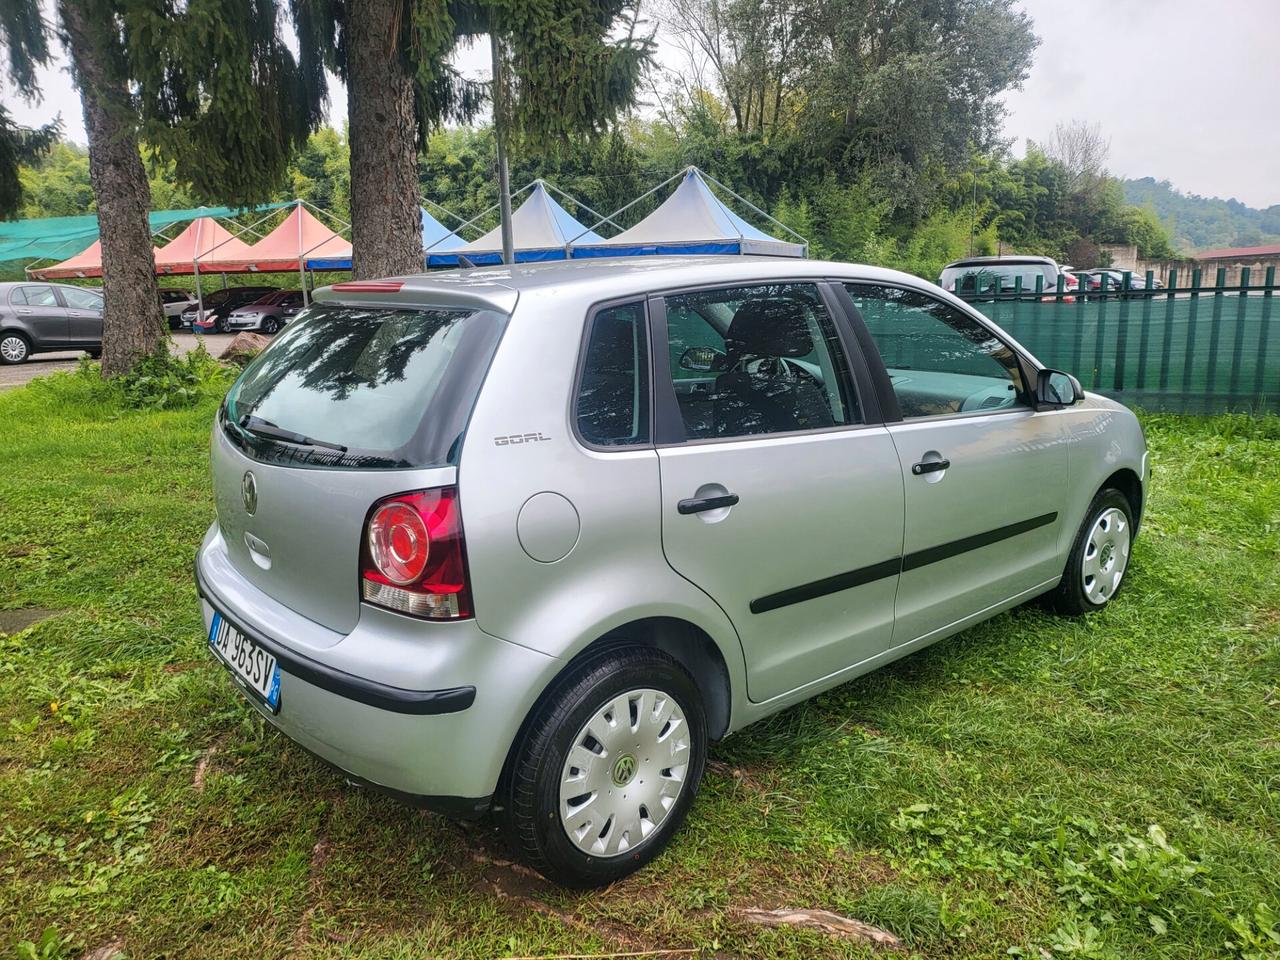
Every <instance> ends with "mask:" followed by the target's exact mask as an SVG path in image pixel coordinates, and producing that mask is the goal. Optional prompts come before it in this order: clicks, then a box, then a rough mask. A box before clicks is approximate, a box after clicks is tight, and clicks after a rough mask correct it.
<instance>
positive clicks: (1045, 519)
mask: <svg viewBox="0 0 1280 960" xmlns="http://www.w3.org/2000/svg"><path fill="white" fill-rule="evenodd" d="M1057 519H1058V514H1057V513H1046V514H1043V515H1042V516H1039V517H1032V518H1031V519H1030V520H1020V521H1018V522H1017V523H1010V524H1007V525H1006V526H1003V527H996V528H995V529H994V530H988V531H987V532H986V533H978V534H974V535H973V536H971V537H963V538H961V539H960V540H952V541H951V542H950V543H941V544H939V545H938V546H936V547H928V548H926V549H924V550H917V551H915V552H914V553H908V554H907V555H906V556H902V557H895V558H894V559H892V560H884V561H882V562H881V563H873V564H871V565H870V566H868V567H859V568H858V569H857V570H850V571H849V572H848V573H837V574H836V575H835V576H833V577H825V578H823V579H822V580H814V581H812V582H810V583H804V584H801V585H800V586H798V587H791V588H789V589H787V590H779V591H778V592H777V593H771V594H769V595H768V596H766V597H760V598H759V599H758V600H752V601H751V603H750V604H749V605H748V606H749V609H750V610H751V612H752V613H768V612H769V611H770V610H777V609H779V608H781V607H789V606H791V605H792V604H793V603H804V602H805V601H806V600H816V599H817V598H818V597H825V596H826V595H827V594H830V593H839V592H840V591H841V590H850V589H852V588H853V587H861V586H864V585H865V584H868V583H874V582H875V581H876V580H883V579H885V578H886V577H896V576H898V574H900V573H906V572H907V571H908V570H918V569H919V568H921V567H925V566H928V565H929V564H931V563H937V562H939V561H940V560H947V559H950V558H951V557H956V556H959V555H960V554H962V553H968V552H969V551H970V550H977V549H979V548H980V547H986V546H990V545H991V544H993V543H999V542H1000V541H1001V540H1008V539H1009V538H1010V537H1016V536H1018V535H1019V534H1022V533H1028V532H1029V531H1031V530H1035V529H1038V528H1039V527H1044V526H1048V525H1049V524H1051V523H1053V521H1055V520H1057Z"/></svg>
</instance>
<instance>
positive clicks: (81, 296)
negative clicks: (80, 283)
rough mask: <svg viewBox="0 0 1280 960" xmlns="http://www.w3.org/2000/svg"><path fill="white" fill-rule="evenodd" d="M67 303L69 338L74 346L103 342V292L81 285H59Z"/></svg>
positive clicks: (96, 344) (93, 344) (59, 290)
mask: <svg viewBox="0 0 1280 960" xmlns="http://www.w3.org/2000/svg"><path fill="white" fill-rule="evenodd" d="M58 293H59V294H60V295H61V296H62V299H63V302H64V303H66V305H67V340H68V342H69V343H70V344H71V345H72V346H98V345H99V344H101V343H102V294H100V293H97V292H95V291H93V290H84V289H81V288H80V287H58Z"/></svg>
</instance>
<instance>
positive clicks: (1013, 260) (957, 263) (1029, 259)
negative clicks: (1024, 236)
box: [942, 254, 1057, 270]
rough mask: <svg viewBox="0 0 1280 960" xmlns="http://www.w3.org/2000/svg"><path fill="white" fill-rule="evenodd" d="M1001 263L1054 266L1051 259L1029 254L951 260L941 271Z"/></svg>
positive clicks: (1054, 263)
mask: <svg viewBox="0 0 1280 960" xmlns="http://www.w3.org/2000/svg"><path fill="white" fill-rule="evenodd" d="M1002 263H1008V264H1019V263H1023V264H1026V263H1043V264H1047V265H1049V266H1056V265H1057V264H1056V262H1055V261H1054V259H1053V257H1038V256H1034V255H1031V254H1027V255H1025V256H1024V255H1010V256H1006V257H965V258H964V259H963V260H952V261H951V262H950V263H948V264H947V265H946V266H945V267H943V268H942V269H943V270H947V269H950V268H951V267H978V266H994V265H998V264H1002Z"/></svg>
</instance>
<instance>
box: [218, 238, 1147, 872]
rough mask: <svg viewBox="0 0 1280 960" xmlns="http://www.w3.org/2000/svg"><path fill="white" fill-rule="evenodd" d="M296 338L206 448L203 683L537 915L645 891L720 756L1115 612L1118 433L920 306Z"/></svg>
mask: <svg viewBox="0 0 1280 960" xmlns="http://www.w3.org/2000/svg"><path fill="white" fill-rule="evenodd" d="M316 301H317V302H316V304H315V305H314V306H313V307H312V308H311V309H309V310H308V311H306V312H305V313H304V314H302V315H301V318H300V319H299V320H297V321H295V322H294V323H291V324H290V325H289V327H288V328H287V329H286V331H285V332H284V333H283V334H281V335H280V336H279V337H278V338H277V339H276V341H275V342H274V343H273V344H272V345H271V346H270V347H269V348H268V349H267V350H265V351H264V352H263V353H262V354H261V356H259V357H258V358H257V360H255V361H254V362H253V363H252V364H251V365H250V366H249V367H248V368H247V369H246V370H245V371H244V374H243V375H242V376H241V377H240V379H239V380H238V381H237V383H236V384H235V386H234V387H233V388H232V389H231V391H230V393H229V394H228V396H227V398H226V401H225V403H224V404H223V406H222V409H221V410H220V411H219V413H218V417H217V422H216V424H215V427H214V430H213V438H212V460H213V480H214V487H215V492H216V499H217V521H216V522H215V523H214V524H213V525H212V526H211V527H210V528H209V531H208V534H207V535H206V536H205V539H204V543H203V545H202V546H201V548H200V551H199V555H198V557H197V562H196V579H197V582H198V585H199V591H200V596H201V598H202V607H203V610H204V619H205V624H206V626H207V629H208V638H209V644H210V647H211V650H212V653H213V655H214V656H216V657H217V658H218V659H219V660H220V661H221V662H222V663H223V664H224V665H225V666H226V668H227V669H228V671H229V672H230V675H231V676H232V677H233V678H234V680H235V682H236V683H237V684H239V686H240V687H241V688H242V689H243V691H244V693H245V695H246V696H247V698H248V700H249V702H250V703H251V704H252V705H253V706H254V707H255V708H256V709H257V710H258V711H259V712H260V713H261V714H262V715H263V716H264V717H265V718H266V719H267V720H268V721H269V722H270V723H272V724H274V725H275V726H276V727H277V728H279V729H280V730H281V731H282V732H284V733H285V734H286V735H287V736H288V737H290V738H291V739H293V740H294V741H296V742H297V743H299V744H300V745H302V746H303V747H305V748H307V749H308V750H310V751H311V752H313V753H315V754H316V755H318V756H319V757H321V758H323V759H324V760H326V761H328V762H330V763H332V764H333V765H335V766H336V767H338V768H340V769H341V770H342V771H344V773H345V774H346V776H347V777H348V778H349V779H350V780H351V781H353V782H356V783H361V784H364V785H368V786H371V787H375V788H378V789H380V790H383V791H386V792H389V793H392V794H394V795H396V796H399V797H401V798H402V799H405V800H407V801H410V802H414V803H417V804H420V805H423V806H426V807H429V808H432V809H436V810H440V811H443V812H446V813H449V814H452V815H455V816H471V817H474V816H480V815H482V814H484V813H486V812H492V813H493V814H494V815H495V816H496V817H497V818H498V819H499V821H500V822H501V823H502V824H503V825H504V827H505V830H506V833H507V835H508V836H509V838H510V841H511V843H512V845H513V846H514V848H515V850H516V852H517V853H518V855H519V856H520V857H522V858H523V859H524V860H525V861H526V862H527V863H529V864H531V865H532V866H534V867H535V868H537V869H538V870H539V871H541V872H542V873H543V874H544V875H546V876H547V877H549V878H552V879H554V880H556V881H559V882H562V883H566V884H572V885H578V886H589V885H598V884H604V883H608V882H610V881H613V880H616V879H618V878H619V877H622V876H624V875H626V874H627V873H629V872H631V871H633V870H635V869H636V868H638V867H639V866H641V865H643V864H644V863H646V862H647V861H649V860H650V859H652V858H653V857H654V856H655V855H656V854H657V853H658V852H659V851H660V850H661V849H662V847H663V845H664V844H665V843H666V842H667V841H668V840H669V839H670V837H671V835H672V834H673V833H674V832H675V831H676V830H677V829H678V828H679V826H680V823H681V821H682V820H683V819H684V817H685V815H686V813H687V812H688V809H689V806H690V805H691V803H692V802H693V798H694V794H695V793H696V791H697V789H698V784H699V781H700V779H701V777H702V772H703V767H704V764H705V762H706V756H707V749H708V745H709V744H711V743H714V742H716V741H718V740H720V739H722V738H723V737H726V736H728V735H729V734H730V733H732V732H733V731H735V730H738V729H740V728H742V727H744V726H746V725H747V724H749V723H751V722H753V721H755V720H758V719H760V718H761V717H764V716H767V715H769V714H771V713H773V712H775V711H777V710H781V709H783V708H785V707H787V706H790V705H792V704H795V703H798V702H800V701H802V700H804V699H806V698H808V697H812V696H814V695H815V694H817V693H819V692H821V691H823V690H826V689H828V688H830V687H833V686H835V685H836V684H840V683H843V682H845V681H847V680H850V679H852V678H854V677H857V676H859V675H860V674H863V673H866V672H867V671H869V670H873V669H875V668H876V667H879V666H881V665H883V664H886V663H889V662H891V661H893V660H896V659H897V658H899V657H902V656H905V655H907V654H909V653H911V652H913V651H915V650H919V649H920V648H922V647H924V646H926V645H927V644H931V643H933V642H935V641H937V640H941V639H942V638H944V637H946V636H949V635H951V634H954V633H956V632H957V631H959V630H963V629H964V628H966V627H968V626H970V625H972V624H975V623H977V622H979V621H981V620H984V619H986V618H988V617H992V616H995V615H996V614H998V613H1000V612H1001V611H1003V610H1007V609H1009V608H1010V607H1012V606H1014V605H1016V604H1019V603H1022V602H1024V601H1026V600H1030V599H1032V598H1034V597H1043V598H1045V599H1046V600H1047V602H1048V603H1049V605H1050V606H1052V607H1053V608H1054V609H1056V610H1058V611H1061V612H1062V613H1064V614H1071V615H1075V614H1082V613H1086V612H1089V611H1093V610H1098V609H1101V608H1102V607H1105V606H1106V605H1107V604H1108V603H1109V602H1111V600H1112V599H1113V598H1114V597H1115V595H1116V593H1117V592H1118V591H1119V589H1120V587H1121V584H1122V582H1123V578H1124V575H1125V571H1126V568H1127V566H1128V562H1129V556H1130V548H1131V546H1132V544H1133V537H1134V534H1135V533H1136V532H1137V529H1138V523H1139V519H1140V517H1141V514H1142V507H1143V503H1144V500H1145V493H1146V484H1147V477H1148V470H1147V453H1146V445H1145V441H1144V439H1143V435H1142V430H1141V428H1140V426H1139V424H1138V421H1137V420H1136V418H1135V417H1134V416H1133V414H1132V413H1130V412H1129V411H1128V410H1127V409H1125V408H1124V407H1122V406H1121V405H1119V404H1117V403H1114V402H1112V401H1110V400H1107V399H1105V398H1103V397H1100V396H1095V395H1093V394H1086V393H1084V392H1083V391H1082V390H1081V388H1080V385H1079V383H1078V382H1077V381H1076V380H1075V379H1074V378H1072V377H1070V376H1068V375H1067V374H1065V373H1061V372H1058V371H1054V370H1048V369H1045V368H1044V367H1042V366H1041V364H1039V363H1038V362H1037V361H1036V359H1035V358H1034V357H1033V356H1031V354H1030V353H1028V352H1027V351H1026V350H1025V349H1024V348H1023V347H1021V346H1020V345H1019V344H1018V343H1016V342H1014V341H1013V340H1012V339H1011V338H1010V337H1009V336H1008V335H1007V334H1005V333H1004V332H1002V331H1001V330H1000V329H998V328H997V327H995V326H994V325H992V324H991V323H990V321H988V320H987V319H985V318H984V317H983V316H981V315H980V314H978V313H976V312H975V311H973V310H972V309H970V308H969V307H968V306H966V305H965V304H964V303H962V302H961V301H959V300H957V299H955V298H954V297H952V296H951V295H949V294H947V293H945V292H943V291H942V290H940V289H938V288H937V287H935V286H932V285H930V284H927V283H924V282H922V281H920V280H918V279H916V278H914V277H910V276H907V275H905V274H901V273H897V272H894V271H890V270H881V269H876V268H873V267H862V266H854V265H849V264H839V263H822V262H814V261H795V260H779V259H768V258H747V257H727V258H716V257H708V258H694V257H681V258H650V259H628V260H616V259H600V260H588V261H571V262H567V263H560V264H542V265H534V266H520V267H516V268H507V267H499V268H488V269H477V270H463V271H455V272H448V273H437V274H432V275H427V276H419V277H406V278H402V279H394V280H384V281H376V282H353V283H340V284H336V285H334V286H333V287H330V288H328V289H326V290H322V291H319V292H318V293H317V295H316Z"/></svg>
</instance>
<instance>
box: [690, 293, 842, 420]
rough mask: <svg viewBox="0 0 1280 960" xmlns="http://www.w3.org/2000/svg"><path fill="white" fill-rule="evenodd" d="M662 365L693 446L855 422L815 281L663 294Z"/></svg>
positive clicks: (838, 354)
mask: <svg viewBox="0 0 1280 960" xmlns="http://www.w3.org/2000/svg"><path fill="white" fill-rule="evenodd" d="M666 306H667V339H668V347H669V350H668V369H669V371H670V376H671V381H672V384H673V385H674V387H675V392H676V401H677V403H678V404H679V407H680V416H681V419H682V420H683V422H684V429H685V436H686V438H687V439H690V440H698V439H705V438H721V437H748V436H756V435H760V434H772V433H789V432H793V431H796V430H819V429H823V428H826V427H837V426H844V425H846V424H851V423H858V422H860V419H861V418H860V416H859V413H858V408H857V402H856V400H855V397H854V395H853V391H852V387H851V385H850V380H849V370H848V365H847V363H846V361H845V356H844V351H843V349H842V348H841V346H840V341H839V337H838V336H837V334H836V330H835V326H834V324H833V323H832V320H831V316H830V314H828V312H827V309H826V307H825V306H824V305H823V302H822V298H821V296H820V295H819V293H818V288H817V286H815V285H814V284H812V283H775V284H765V285H760V286H752V287H734V288H730V289H722V290H701V291H697V292H694V293H682V294H676V295H673V296H670V297H667V298H666Z"/></svg>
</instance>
